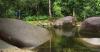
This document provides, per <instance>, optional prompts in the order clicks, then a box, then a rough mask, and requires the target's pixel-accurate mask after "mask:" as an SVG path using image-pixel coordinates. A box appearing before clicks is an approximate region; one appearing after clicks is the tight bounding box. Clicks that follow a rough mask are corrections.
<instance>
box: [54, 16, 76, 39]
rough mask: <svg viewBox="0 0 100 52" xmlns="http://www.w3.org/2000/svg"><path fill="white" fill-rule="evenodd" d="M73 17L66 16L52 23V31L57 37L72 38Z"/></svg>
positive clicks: (74, 21)
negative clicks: (53, 30)
mask: <svg viewBox="0 0 100 52" xmlns="http://www.w3.org/2000/svg"><path fill="white" fill-rule="evenodd" d="M75 23H76V20H75V17H73V16H66V17H63V18H60V19H57V20H56V21H55V22H54V29H55V32H56V34H57V35H64V36H66V37H72V36H74V32H73V30H74V27H75Z"/></svg>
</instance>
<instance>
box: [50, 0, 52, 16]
mask: <svg viewBox="0 0 100 52" xmlns="http://www.w3.org/2000/svg"><path fill="white" fill-rule="evenodd" d="M49 16H50V17H52V14H51V0H49Z"/></svg>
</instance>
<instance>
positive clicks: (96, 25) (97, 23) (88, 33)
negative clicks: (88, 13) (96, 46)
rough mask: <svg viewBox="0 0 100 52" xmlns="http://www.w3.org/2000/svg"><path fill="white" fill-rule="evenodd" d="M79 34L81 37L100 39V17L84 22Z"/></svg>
mask: <svg viewBox="0 0 100 52" xmlns="http://www.w3.org/2000/svg"><path fill="white" fill-rule="evenodd" d="M79 33H80V36H81V37H88V38H91V37H92V38H96V37H100V17H90V18H87V19H86V20H84V21H83V22H82V24H81V26H80V31H79Z"/></svg>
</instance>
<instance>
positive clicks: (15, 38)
mask: <svg viewBox="0 0 100 52" xmlns="http://www.w3.org/2000/svg"><path fill="white" fill-rule="evenodd" d="M0 39H2V40H3V41H5V42H7V43H9V44H11V45H14V46H16V47H19V48H31V47H32V48H36V47H38V46H39V45H42V44H43V43H45V42H47V41H48V40H49V39H50V34H49V31H48V30H47V29H45V28H42V27H39V26H32V25H31V24H28V23H26V22H24V21H22V20H17V19H10V18H0Z"/></svg>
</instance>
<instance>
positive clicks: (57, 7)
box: [53, 0, 63, 17]
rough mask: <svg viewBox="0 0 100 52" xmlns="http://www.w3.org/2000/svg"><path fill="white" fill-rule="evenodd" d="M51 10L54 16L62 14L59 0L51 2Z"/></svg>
mask: <svg viewBox="0 0 100 52" xmlns="http://www.w3.org/2000/svg"><path fill="white" fill-rule="evenodd" d="M53 12H54V16H56V17H61V16H63V14H62V12H61V0H57V1H55V2H54V3H53Z"/></svg>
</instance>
